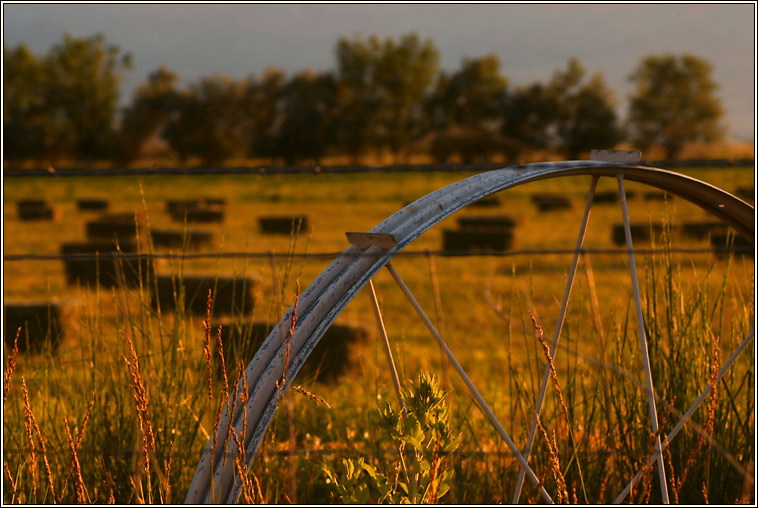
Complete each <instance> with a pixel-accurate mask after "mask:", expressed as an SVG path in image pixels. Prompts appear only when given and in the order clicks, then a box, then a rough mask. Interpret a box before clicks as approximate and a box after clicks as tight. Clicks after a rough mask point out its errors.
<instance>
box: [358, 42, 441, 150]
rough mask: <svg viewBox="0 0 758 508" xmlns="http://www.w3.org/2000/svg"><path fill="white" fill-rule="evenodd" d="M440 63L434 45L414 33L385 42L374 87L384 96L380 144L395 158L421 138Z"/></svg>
mask: <svg viewBox="0 0 758 508" xmlns="http://www.w3.org/2000/svg"><path fill="white" fill-rule="evenodd" d="M438 61H439V52H438V51H437V49H436V48H435V47H434V44H433V43H432V41H431V40H428V39H427V40H426V41H423V42H422V41H421V40H420V39H419V37H418V36H417V35H416V34H415V33H411V34H407V35H404V36H402V37H401V38H400V40H399V41H398V42H396V41H395V40H393V39H387V40H385V41H384V44H383V47H382V51H381V55H380V58H379V60H378V61H377V62H376V65H375V67H374V72H373V82H374V83H373V84H374V86H376V87H377V89H378V90H379V92H380V94H381V95H380V97H381V104H382V107H381V109H380V110H379V123H380V125H381V127H382V130H381V131H380V135H381V144H382V146H385V147H387V148H389V149H390V151H391V152H392V153H393V154H395V155H397V154H398V153H399V152H400V151H401V150H402V149H403V148H404V147H405V146H406V145H407V144H408V143H409V141H411V140H412V139H415V138H418V137H420V135H421V134H422V127H423V124H424V118H423V115H424V102H425V99H426V96H427V93H428V91H429V88H430V86H431V84H432V82H433V80H434V77H435V75H436V74H437V69H438V67H437V65H438Z"/></svg>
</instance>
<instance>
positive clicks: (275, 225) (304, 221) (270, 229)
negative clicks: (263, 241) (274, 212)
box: [258, 215, 311, 235]
mask: <svg viewBox="0 0 758 508" xmlns="http://www.w3.org/2000/svg"><path fill="white" fill-rule="evenodd" d="M258 225H259V226H260V231H261V233H266V234H279V235H289V234H291V233H293V232H294V233H295V234H300V233H310V232H311V218H310V217H309V216H308V215H282V216H268V217H260V218H259V219H258Z"/></svg>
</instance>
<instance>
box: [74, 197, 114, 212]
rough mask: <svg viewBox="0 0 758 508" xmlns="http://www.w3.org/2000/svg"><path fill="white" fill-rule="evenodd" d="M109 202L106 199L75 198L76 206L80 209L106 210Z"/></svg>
mask: <svg viewBox="0 0 758 508" xmlns="http://www.w3.org/2000/svg"><path fill="white" fill-rule="evenodd" d="M109 206H110V203H109V202H108V200H107V199H96V198H88V199H78V200H76V208H77V209H78V210H81V211H88V212H89V211H98V212H99V211H104V210H107V209H108V207H109Z"/></svg>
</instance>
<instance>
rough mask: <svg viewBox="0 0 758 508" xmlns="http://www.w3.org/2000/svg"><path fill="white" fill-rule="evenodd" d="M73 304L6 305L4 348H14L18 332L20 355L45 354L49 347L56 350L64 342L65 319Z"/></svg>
mask: <svg viewBox="0 0 758 508" xmlns="http://www.w3.org/2000/svg"><path fill="white" fill-rule="evenodd" d="M72 306H73V305H72V302H71V301H68V302H56V301H47V302H6V303H5V304H4V308H5V312H4V314H3V320H4V321H5V323H4V328H5V346H6V347H8V348H12V347H13V342H14V340H15V339H16V332H17V331H18V329H19V327H20V328H21V334H20V335H19V336H18V349H19V351H33V352H38V351H42V350H43V349H45V348H46V347H48V346H49V347H50V349H51V350H54V349H55V348H56V347H57V346H58V343H59V342H60V340H61V339H62V338H63V334H64V326H63V321H64V317H65V316H66V315H67V314H68V312H69V309H70V308H71V307H72Z"/></svg>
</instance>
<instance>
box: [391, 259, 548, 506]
mask: <svg viewBox="0 0 758 508" xmlns="http://www.w3.org/2000/svg"><path fill="white" fill-rule="evenodd" d="M386 267H387V270H389V272H390V274H392V278H393V279H395V282H397V285H398V286H400V289H401V290H402V292H403V293H404V294H405V296H406V297H407V298H408V301H409V302H410V303H411V305H412V306H413V308H414V309H415V310H416V312H417V313H418V315H419V317H420V318H421V320H422V321H423V322H424V324H425V325H426V327H427V328H428V329H429V331H430V332H431V333H432V336H433V337H434V338H435V339H436V340H437V343H438V344H439V345H440V348H442V351H444V352H445V355H447V357H448V359H449V360H450V363H452V364H453V367H455V370H457V371H458V374H459V375H460V376H461V379H463V382H464V383H466V386H467V387H468V389H469V391H471V394H472V395H473V396H474V399H475V400H476V401H477V402H478V403H479V406H480V407H481V409H482V411H484V414H485V415H486V416H487V418H489V420H490V422H491V423H492V425H493V426H494V427H495V429H496V430H497V432H498V434H500V436H501V437H502V438H503V440H504V441H505V442H506V444H507V445H508V448H510V449H511V451H512V452H513V454H514V455H515V456H516V460H517V461H518V462H519V464H521V467H522V470H524V471H526V474H527V475H529V479H530V480H531V481H532V482H533V483H534V484H535V485H537V486H538V487H539V489H540V494H542V497H543V499H545V501H547V502H549V503H552V502H553V500H552V499H551V498H550V494H548V493H547V491H546V490H545V487H543V486H542V482H540V480H539V479H538V478H537V475H536V474H534V471H532V468H530V467H529V465H528V464H527V462H526V460H525V459H524V457H523V456H522V455H521V453H520V452H519V451H518V448H516V445H515V444H514V443H513V441H512V440H511V438H510V436H508V433H507V432H506V431H505V429H504V428H503V426H502V425H501V424H500V422H499V421H498V419H497V417H496V416H495V414H494V413H493V412H492V410H491V409H490V408H489V406H488V405H487V403H486V402H485V401H484V399H483V398H482V396H481V395H480V394H479V391H478V390H477V389H476V388H475V387H474V384H473V383H472V382H471V379H469V377H468V375H467V374H466V371H464V370H463V367H461V365H460V363H458V360H457V359H456V358H455V356H454V355H453V353H452V351H450V348H448V347H447V344H445V341H444V340H443V339H442V337H441V336H440V334H439V332H437V329H436V328H435V327H434V325H433V324H432V322H431V321H430V320H429V318H428V317H427V315H426V313H425V312H424V310H423V309H422V308H421V306H420V305H419V303H418V302H417V301H416V298H414V296H413V294H412V293H411V291H410V290H409V289H408V286H406V285H405V283H404V282H403V279H401V278H400V275H399V274H398V273H397V271H396V270H395V267H394V266H392V263H387V265H386Z"/></svg>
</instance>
